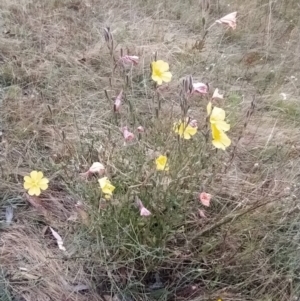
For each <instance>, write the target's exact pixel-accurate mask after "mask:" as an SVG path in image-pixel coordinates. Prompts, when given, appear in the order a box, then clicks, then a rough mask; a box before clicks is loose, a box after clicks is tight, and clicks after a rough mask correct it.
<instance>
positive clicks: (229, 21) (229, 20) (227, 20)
mask: <svg viewBox="0 0 300 301" xmlns="http://www.w3.org/2000/svg"><path fill="white" fill-rule="evenodd" d="M236 14H237V12H236V11H235V12H233V13H230V14H228V15H226V16H224V17H223V18H221V19H219V20H217V21H216V22H217V23H219V24H225V25H228V26H229V27H231V28H232V29H235V28H236Z"/></svg>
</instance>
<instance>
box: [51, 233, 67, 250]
mask: <svg viewBox="0 0 300 301" xmlns="http://www.w3.org/2000/svg"><path fill="white" fill-rule="evenodd" d="M49 228H50V230H51V232H52V234H53V236H54V237H55V239H56V240H57V245H58V247H59V249H60V250H63V251H66V248H65V247H64V242H63V240H62V238H61V236H60V235H59V234H58V233H57V232H56V231H54V230H53V229H52V228H51V227H49Z"/></svg>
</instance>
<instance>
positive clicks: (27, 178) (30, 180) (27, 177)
mask: <svg viewBox="0 0 300 301" xmlns="http://www.w3.org/2000/svg"><path fill="white" fill-rule="evenodd" d="M24 182H27V183H32V179H31V178H30V177H29V176H25V177H24Z"/></svg>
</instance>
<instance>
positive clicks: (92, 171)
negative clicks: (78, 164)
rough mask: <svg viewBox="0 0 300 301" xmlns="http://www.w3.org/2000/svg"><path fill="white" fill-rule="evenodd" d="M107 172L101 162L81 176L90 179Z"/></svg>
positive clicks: (95, 163)
mask: <svg viewBox="0 0 300 301" xmlns="http://www.w3.org/2000/svg"><path fill="white" fill-rule="evenodd" d="M104 171H105V167H104V165H103V164H101V163H100V162H94V163H93V164H92V165H91V167H90V168H89V170H88V171H86V172H83V173H81V174H80V175H81V176H85V177H88V176H90V175H92V174H96V173H97V174H98V175H102V174H103V173H104Z"/></svg>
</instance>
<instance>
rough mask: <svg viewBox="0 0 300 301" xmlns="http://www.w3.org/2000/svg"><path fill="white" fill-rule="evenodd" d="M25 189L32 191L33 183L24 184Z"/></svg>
mask: <svg viewBox="0 0 300 301" xmlns="http://www.w3.org/2000/svg"><path fill="white" fill-rule="evenodd" d="M23 186H24V188H25V189H26V190H27V189H30V188H31V186H32V183H30V182H24V185H23Z"/></svg>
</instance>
